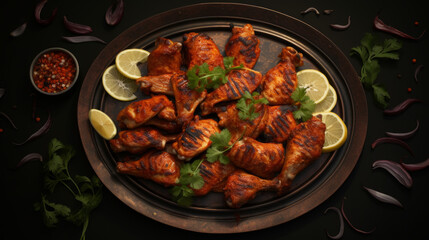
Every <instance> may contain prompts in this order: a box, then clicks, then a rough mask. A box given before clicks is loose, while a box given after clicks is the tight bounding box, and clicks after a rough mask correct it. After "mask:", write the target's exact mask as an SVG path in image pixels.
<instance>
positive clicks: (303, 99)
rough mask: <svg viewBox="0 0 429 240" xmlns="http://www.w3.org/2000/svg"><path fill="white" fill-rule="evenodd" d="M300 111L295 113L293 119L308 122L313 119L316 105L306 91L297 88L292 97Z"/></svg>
mask: <svg viewBox="0 0 429 240" xmlns="http://www.w3.org/2000/svg"><path fill="white" fill-rule="evenodd" d="M291 97H292V99H293V100H294V101H295V104H296V105H297V106H298V109H297V110H295V111H294V112H293V117H294V118H295V119H296V120H300V121H304V122H305V121H307V120H308V119H310V118H311V117H312V114H313V112H314V108H315V106H316V104H315V103H314V101H313V100H311V99H310V97H309V96H307V95H306V89H305V88H303V87H297V88H296V89H295V91H293V93H292V95H291Z"/></svg>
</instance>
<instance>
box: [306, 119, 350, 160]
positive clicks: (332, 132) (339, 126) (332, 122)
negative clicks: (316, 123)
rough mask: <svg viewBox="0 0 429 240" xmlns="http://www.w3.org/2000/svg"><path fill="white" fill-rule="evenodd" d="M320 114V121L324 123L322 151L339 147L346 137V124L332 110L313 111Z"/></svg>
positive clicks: (329, 150)
mask: <svg viewBox="0 0 429 240" xmlns="http://www.w3.org/2000/svg"><path fill="white" fill-rule="evenodd" d="M319 114H320V115H322V122H323V123H325V125H326V130H325V143H324V144H323V149H322V151H323V152H332V151H334V150H337V149H338V148H340V147H341V146H342V145H343V144H344V142H345V141H346V139H347V126H346V124H344V122H343V120H342V119H341V118H340V117H339V116H338V115H337V114H335V113H333V112H322V113H314V114H313V115H315V116H317V115H319Z"/></svg>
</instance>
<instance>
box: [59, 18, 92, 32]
mask: <svg viewBox="0 0 429 240" xmlns="http://www.w3.org/2000/svg"><path fill="white" fill-rule="evenodd" d="M64 26H65V27H66V28H67V29H68V30H69V31H70V32H72V33H76V34H88V33H92V28H91V27H90V26H87V25H83V24H79V23H74V22H70V21H69V20H68V19H67V17H66V16H64Z"/></svg>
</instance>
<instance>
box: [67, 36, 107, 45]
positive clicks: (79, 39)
mask: <svg viewBox="0 0 429 240" xmlns="http://www.w3.org/2000/svg"><path fill="white" fill-rule="evenodd" d="M63 39H64V40H67V41H69V42H71V43H83V42H101V43H104V44H106V42H105V41H104V40H102V39H100V38H98V37H94V36H75V37H63Z"/></svg>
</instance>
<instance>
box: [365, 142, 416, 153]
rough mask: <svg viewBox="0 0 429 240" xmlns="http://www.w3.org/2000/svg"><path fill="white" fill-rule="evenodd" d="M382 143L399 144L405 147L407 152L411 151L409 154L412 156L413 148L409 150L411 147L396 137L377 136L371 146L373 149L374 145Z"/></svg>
mask: <svg viewBox="0 0 429 240" xmlns="http://www.w3.org/2000/svg"><path fill="white" fill-rule="evenodd" d="M382 143H395V144H398V145H401V146H402V147H404V148H405V149H407V150H408V152H410V153H411V155H413V156H414V152H413V150H411V147H410V146H409V145H408V144H407V143H406V142H404V141H402V140H401V139H397V138H393V137H382V138H378V139H376V140H375V141H374V142H373V143H372V144H371V148H372V149H374V148H375V147H377V146H378V145H379V144H382Z"/></svg>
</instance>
